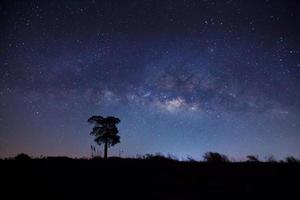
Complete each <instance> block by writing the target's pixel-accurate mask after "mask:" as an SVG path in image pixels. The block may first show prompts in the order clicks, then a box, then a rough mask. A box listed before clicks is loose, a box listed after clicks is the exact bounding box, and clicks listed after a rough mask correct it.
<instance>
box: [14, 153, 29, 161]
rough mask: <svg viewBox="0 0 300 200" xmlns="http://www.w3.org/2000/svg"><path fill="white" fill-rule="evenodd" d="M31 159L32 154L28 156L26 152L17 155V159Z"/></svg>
mask: <svg viewBox="0 0 300 200" xmlns="http://www.w3.org/2000/svg"><path fill="white" fill-rule="evenodd" d="M30 159H31V158H30V156H28V155H27V154H25V153H20V154H19V155H17V156H16V157H15V160H30Z"/></svg>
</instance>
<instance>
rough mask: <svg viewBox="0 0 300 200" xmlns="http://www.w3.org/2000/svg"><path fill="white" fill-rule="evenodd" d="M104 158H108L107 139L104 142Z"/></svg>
mask: <svg viewBox="0 0 300 200" xmlns="http://www.w3.org/2000/svg"><path fill="white" fill-rule="evenodd" d="M104 159H107V140H106V141H105V144H104Z"/></svg>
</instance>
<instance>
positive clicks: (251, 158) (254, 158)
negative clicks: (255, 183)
mask: <svg viewBox="0 0 300 200" xmlns="http://www.w3.org/2000/svg"><path fill="white" fill-rule="evenodd" d="M247 159H248V160H247V161H248V162H259V159H258V155H248V156H247Z"/></svg>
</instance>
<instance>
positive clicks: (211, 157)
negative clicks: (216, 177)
mask: <svg viewBox="0 0 300 200" xmlns="http://www.w3.org/2000/svg"><path fill="white" fill-rule="evenodd" d="M203 159H204V161H207V162H229V159H228V157H227V156H226V155H223V154H219V153H217V152H207V153H205V154H204V156H203Z"/></svg>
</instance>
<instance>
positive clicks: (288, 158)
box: [285, 156, 300, 163]
mask: <svg viewBox="0 0 300 200" xmlns="http://www.w3.org/2000/svg"><path fill="white" fill-rule="evenodd" d="M285 161H286V162H287V163H300V161H299V160H298V159H296V158H295V157H294V156H288V157H286V158H285Z"/></svg>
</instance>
